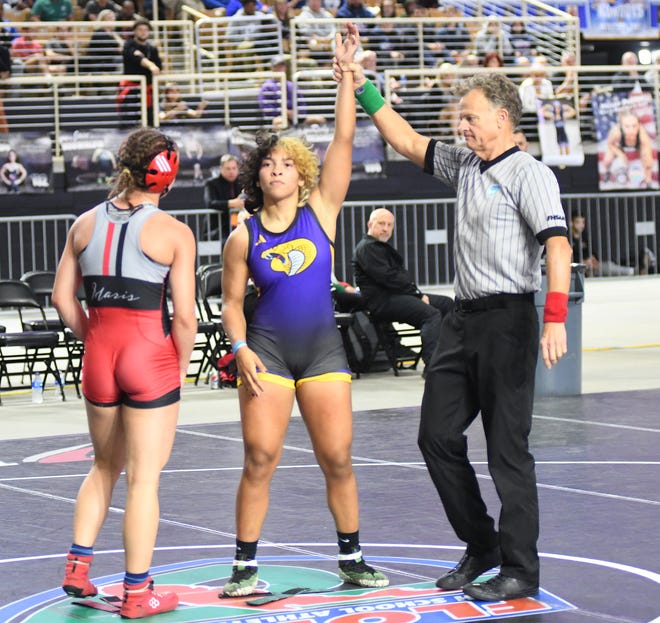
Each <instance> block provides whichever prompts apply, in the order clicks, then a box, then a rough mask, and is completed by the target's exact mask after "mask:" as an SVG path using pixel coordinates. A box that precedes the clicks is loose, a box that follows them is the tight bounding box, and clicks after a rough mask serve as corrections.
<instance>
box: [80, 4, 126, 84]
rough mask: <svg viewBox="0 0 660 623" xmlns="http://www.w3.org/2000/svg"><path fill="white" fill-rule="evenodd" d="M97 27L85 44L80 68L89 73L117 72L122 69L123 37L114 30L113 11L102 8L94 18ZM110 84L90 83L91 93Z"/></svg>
mask: <svg viewBox="0 0 660 623" xmlns="http://www.w3.org/2000/svg"><path fill="white" fill-rule="evenodd" d="M96 23H97V27H96V28H95V29H94V32H93V33H92V36H91V37H90V39H89V43H88V44H87V50H86V52H85V56H84V57H83V58H82V61H81V68H82V70H83V71H84V72H86V73H89V74H118V73H120V72H121V70H122V67H123V65H122V50H123V47H124V41H123V39H122V38H121V37H120V36H119V34H117V32H115V12H114V11H113V10H112V9H103V11H101V12H100V13H99V14H98V16H97V19H96ZM110 86H111V85H109V84H107V83H106V84H103V83H97V84H96V85H92V87H91V88H92V94H97V93H98V90H100V91H101V92H103V90H104V89H107V88H108V87H110Z"/></svg>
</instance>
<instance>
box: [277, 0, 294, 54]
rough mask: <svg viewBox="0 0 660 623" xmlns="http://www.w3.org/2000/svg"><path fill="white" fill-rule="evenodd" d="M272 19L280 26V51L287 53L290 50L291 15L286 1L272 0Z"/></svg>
mask: <svg viewBox="0 0 660 623" xmlns="http://www.w3.org/2000/svg"><path fill="white" fill-rule="evenodd" d="M273 17H274V18H275V19H276V20H277V23H278V24H279V25H280V32H281V33H282V49H283V50H284V51H285V52H288V51H289V50H290V49H291V26H290V21H291V13H290V9H289V1H288V0H274V3H273Z"/></svg>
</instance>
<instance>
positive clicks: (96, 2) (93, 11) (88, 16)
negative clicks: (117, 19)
mask: <svg viewBox="0 0 660 623" xmlns="http://www.w3.org/2000/svg"><path fill="white" fill-rule="evenodd" d="M104 9H110V10H111V11H113V12H114V13H115V14H117V13H119V11H120V10H121V7H120V6H119V5H118V4H117V3H115V2H113V0H89V1H88V2H87V4H86V5H85V12H84V13H83V19H84V20H87V21H96V19H97V18H98V15H99V13H100V12H101V11H103V10H104Z"/></svg>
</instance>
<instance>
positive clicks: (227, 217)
mask: <svg viewBox="0 0 660 623" xmlns="http://www.w3.org/2000/svg"><path fill="white" fill-rule="evenodd" d="M238 174H239V161H238V158H237V157H236V156H234V155H232V154H224V155H223V156H222V157H221V158H220V171H219V173H218V175H217V177H212V178H211V179H210V180H207V182H206V184H204V207H205V208H206V209H207V210H215V211H216V212H217V214H211V215H209V220H208V225H207V231H206V232H205V235H204V238H205V239H206V240H222V241H223V242H224V241H225V240H226V239H227V236H229V233H230V232H231V230H232V229H233V228H234V227H236V225H237V224H238V220H237V214H238V213H239V212H240V211H241V210H244V209H245V199H244V198H243V195H242V193H241V187H240V185H239V183H238Z"/></svg>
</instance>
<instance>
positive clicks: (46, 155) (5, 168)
mask: <svg viewBox="0 0 660 623" xmlns="http://www.w3.org/2000/svg"><path fill="white" fill-rule="evenodd" d="M45 192H53V157H52V141H51V139H50V137H49V136H47V135H43V134H31V133H11V134H3V135H2V138H0V194H9V195H14V194H15V195H18V194H27V193H45Z"/></svg>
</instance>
